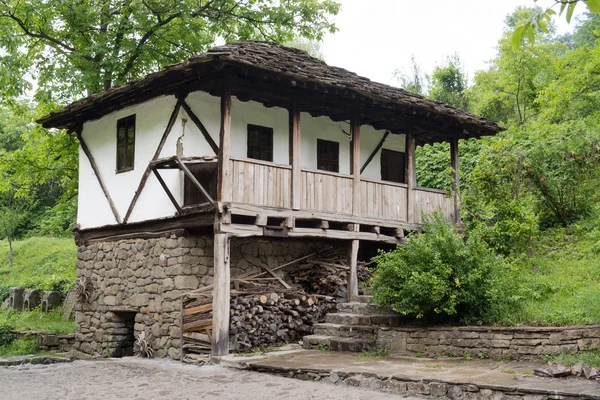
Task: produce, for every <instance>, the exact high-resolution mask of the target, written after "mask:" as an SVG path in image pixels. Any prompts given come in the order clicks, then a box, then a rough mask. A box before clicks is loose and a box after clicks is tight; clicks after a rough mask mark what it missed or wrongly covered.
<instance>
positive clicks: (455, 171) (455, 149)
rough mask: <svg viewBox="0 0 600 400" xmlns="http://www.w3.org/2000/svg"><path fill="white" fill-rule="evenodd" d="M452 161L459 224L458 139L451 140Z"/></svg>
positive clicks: (455, 204) (456, 218) (455, 209)
mask: <svg viewBox="0 0 600 400" xmlns="http://www.w3.org/2000/svg"><path fill="white" fill-rule="evenodd" d="M450 163H451V164H452V193H453V198H454V210H453V211H454V223H456V224H458V223H459V222H460V221H461V218H460V163H459V156H458V139H457V138H453V139H452V141H451V142H450Z"/></svg>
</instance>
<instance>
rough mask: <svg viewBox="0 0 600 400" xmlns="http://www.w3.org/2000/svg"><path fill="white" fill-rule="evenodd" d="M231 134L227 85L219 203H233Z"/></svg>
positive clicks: (222, 98)
mask: <svg viewBox="0 0 600 400" xmlns="http://www.w3.org/2000/svg"><path fill="white" fill-rule="evenodd" d="M230 134H231V88H230V87H229V84H228V83H226V84H225V86H224V87H223V95H222V96H221V130H220V132H219V161H218V165H219V175H218V185H217V187H218V190H217V201H220V202H225V201H231V199H232V197H233V194H232V192H231V166H230V165H229V137H230Z"/></svg>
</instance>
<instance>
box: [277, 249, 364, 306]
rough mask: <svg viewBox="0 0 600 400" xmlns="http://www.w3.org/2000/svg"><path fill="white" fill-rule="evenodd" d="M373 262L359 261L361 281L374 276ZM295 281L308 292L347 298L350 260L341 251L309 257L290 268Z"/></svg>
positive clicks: (359, 278)
mask: <svg viewBox="0 0 600 400" xmlns="http://www.w3.org/2000/svg"><path fill="white" fill-rule="evenodd" d="M370 264H371V263H366V262H358V264H357V268H356V269H357V275H358V276H357V277H358V281H359V282H365V281H368V280H369V279H370V278H371V277H372V273H371V271H370V270H369V268H368V267H369V266H370ZM288 273H289V274H290V276H291V277H292V280H293V282H294V283H296V284H299V285H300V286H301V287H302V288H303V289H304V290H305V291H306V292H307V293H316V294H321V295H325V296H332V297H335V298H336V299H338V300H343V299H345V298H346V287H347V277H348V275H349V274H350V267H349V266H348V260H347V258H346V256H345V255H344V254H342V253H341V252H332V251H330V252H326V253H322V254H319V255H317V256H315V257H312V258H309V259H308V260H306V261H305V262H303V263H301V264H297V265H295V266H293V267H291V268H290V269H289V270H288Z"/></svg>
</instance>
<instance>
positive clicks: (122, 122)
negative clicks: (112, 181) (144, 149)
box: [115, 114, 136, 174]
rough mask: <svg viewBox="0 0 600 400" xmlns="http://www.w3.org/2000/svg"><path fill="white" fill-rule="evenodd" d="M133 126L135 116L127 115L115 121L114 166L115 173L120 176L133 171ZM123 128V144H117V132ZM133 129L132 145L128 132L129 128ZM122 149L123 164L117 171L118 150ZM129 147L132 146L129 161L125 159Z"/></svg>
mask: <svg viewBox="0 0 600 400" xmlns="http://www.w3.org/2000/svg"><path fill="white" fill-rule="evenodd" d="M135 124H136V118H135V114H132V115H128V116H127V117H123V118H119V119H118V120H117V146H116V155H117V157H116V165H115V173H117V174H120V173H122V172H128V171H133V169H134V167H135ZM122 127H124V128H125V137H124V143H121V142H119V130H120V129H121V128H122ZM131 127H132V128H133V143H129V142H130V141H129V138H128V130H129V128H131ZM121 146H122V147H123V153H122V154H123V163H122V165H123V166H124V167H123V168H121V169H119V148H120V147H121ZM129 146H132V147H133V149H132V152H131V160H129V159H128V158H127V153H128V151H127V150H128V149H129Z"/></svg>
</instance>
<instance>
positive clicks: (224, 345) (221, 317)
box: [212, 233, 231, 356]
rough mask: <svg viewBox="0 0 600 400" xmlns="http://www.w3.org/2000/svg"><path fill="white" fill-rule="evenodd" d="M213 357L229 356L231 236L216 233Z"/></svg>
mask: <svg viewBox="0 0 600 400" xmlns="http://www.w3.org/2000/svg"><path fill="white" fill-rule="evenodd" d="M214 246H215V248H214V271H215V276H214V291H213V331H212V355H213V356H224V355H227V354H229V302H230V297H229V296H230V287H229V285H230V279H231V277H230V274H229V272H230V270H229V235H228V234H226V233H215V244H214Z"/></svg>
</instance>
